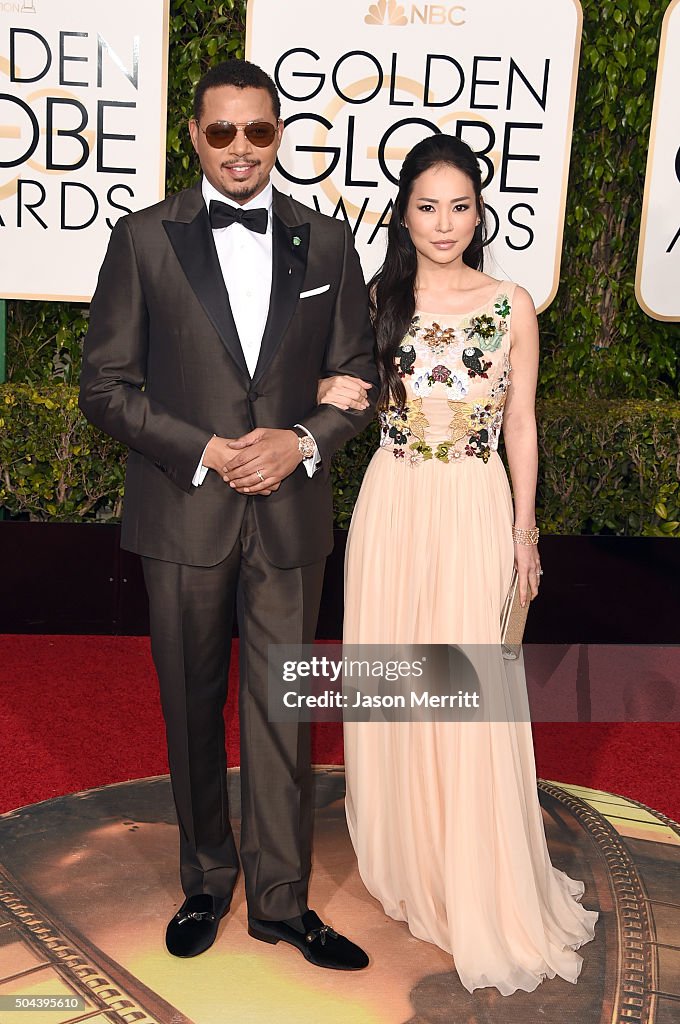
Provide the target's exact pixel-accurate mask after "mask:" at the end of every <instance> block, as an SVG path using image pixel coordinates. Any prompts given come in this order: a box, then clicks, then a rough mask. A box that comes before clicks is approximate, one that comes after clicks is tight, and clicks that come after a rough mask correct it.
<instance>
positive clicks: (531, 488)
mask: <svg viewBox="0 0 680 1024" xmlns="http://www.w3.org/2000/svg"><path fill="white" fill-rule="evenodd" d="M510 363H511V366H512V374H511V382H512V383H511V385H510V388H509V390H508V397H507V400H506V403H505V410H504V414H503V438H504V441H505V451H506V453H507V456H508V466H509V468H510V477H511V479H512V491H513V498H514V507H515V523H514V525H515V526H516V527H518V528H519V529H522V530H528V529H530V528H531V527H532V526H535V525H536V511H535V501H536V476H537V472H538V444H537V440H536V413H535V401H536V379H537V377H538V323H537V320H536V311H535V309H534V304H533V302H532V300H531V296H530V295H529V293H528V292H527V291H525V289H524V288H519V287H518V288H516V290H515V295H514V299H513V309H512V321H511V327H510ZM515 565H516V567H517V572H518V574H519V589H520V600H521V602H522V604H525V603H526V599H527V594H529V595H530V597H531V599H533V598H534V597H536V595H537V593H538V586H539V582H540V576H539V574H538V570H539V569H540V567H541V566H540V558H539V555H538V548H537V546H536V545H533V544H518V543H515Z"/></svg>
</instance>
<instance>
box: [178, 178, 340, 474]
mask: <svg viewBox="0 0 680 1024" xmlns="http://www.w3.org/2000/svg"><path fill="white" fill-rule="evenodd" d="M201 191H202V193H203V199H204V200H205V205H206V206H207V207H208V209H210V200H211V199H215V200H217V201H218V202H220V203H226V204H227V205H228V206H236V207H238V206H239V205H240V204H239V203H236V202H234V200H233V199H229V198H228V197H227V196H223V195H222V194H221V192H218V191H217V189H216V188H214V187H213V186H212V185H211V184H210V182H209V181H208V179H207V178H206V177H205V175H204V176H203V181H202V183H201ZM240 208H241V209H242V210H260V209H264V210H266V211H267V214H268V216H267V231H266V233H265V234H264V235H261V234H259V233H258V232H257V231H251V230H250V228H247V227H245V225H243V224H230V225H229V226H228V227H224V228H216V229H214V230H213V238H214V240H215V248H216V249H217V258H218V260H219V263H220V269H221V271H222V277H223V278H224V283H225V285H226V288H227V292H228V294H229V304H230V306H231V311H232V313H233V315H234V323H235V324H236V330H237V332H238V336H239V341H240V342H241V348H242V350H243V357H244V359H245V361H246V366H247V367H248V372H249V373H250V376H251V377H252V376H254V374H255V367H256V366H257V360H258V358H259V356H260V348H261V346H262V336H263V334H264V329H265V326H266V323H267V316H268V315H269V301H270V297H271V290H272V185H271V182H269V183H268V184H267V186H266V188H264V189H263V191H262V192H260V193H259V194H258V195H256V196H254V197H253V198H252V199H249V200H248V202H247V203H244V204H243V205H242V206H241V207H240ZM296 426H299V424H296ZM302 429H303V430H305V429H306V428H304V427H303V428H302ZM306 432H307V433H308V434H309V431H308V430H307V431H306ZM310 437H311V434H310ZM206 448H207V445H206ZM203 455H205V449H204V451H203ZM303 462H304V465H305V469H306V470H307V473H308V474H309V476H310V477H311V476H313V474H314V473H315V472H316V470H317V468H318V466H319V464H320V462H321V456H320V455H319V451H318V448H317V449H315V451H314V454H313V455H311V456H310V457H309V458H308V459H304V460H303ZM207 472H208V467H207V466H204V465H203V456H201V462H200V463H199V465H198V467H197V469H196V472H195V474H194V478H193V481H192V483H193V484H194V486H195V487H200V485H201V484H202V483H203V481H204V480H205V477H206V474H207Z"/></svg>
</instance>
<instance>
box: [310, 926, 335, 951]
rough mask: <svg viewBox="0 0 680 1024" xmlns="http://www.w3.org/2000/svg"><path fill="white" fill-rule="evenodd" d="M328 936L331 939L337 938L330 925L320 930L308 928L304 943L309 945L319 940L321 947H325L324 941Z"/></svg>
mask: <svg viewBox="0 0 680 1024" xmlns="http://www.w3.org/2000/svg"><path fill="white" fill-rule="evenodd" d="M329 935H330V937H331V938H332V939H337V938H338V933H337V932H334V931H333V929H332V928H331V927H330V925H327V924H325V925H323V926H322V927H321V928H310V930H309V931H308V932H307V934H306V935H305V942H310V943H311V942H314V940H315V939H321V945H322V946H325V945H326V939H327V938H328V936H329Z"/></svg>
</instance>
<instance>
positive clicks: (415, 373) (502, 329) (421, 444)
mask: <svg viewBox="0 0 680 1024" xmlns="http://www.w3.org/2000/svg"><path fill="white" fill-rule="evenodd" d="M514 290H515V285H514V284H511V283H510V282H508V281H502V282H501V283H500V284H499V286H498V288H497V289H496V293H495V295H494V296H493V297H492V298H491V299H490V300H489V301H488V302H487V303H486V305H484V306H481V307H480V308H479V309H475V310H473V311H472V312H471V313H464V314H458V313H444V314H442V315H437V314H435V313H422V312H416V315H415V316H414V318H413V320H412V321H411V326H410V328H409V331H408V334H407V335H406V337H405V338H404V340H403V341H402V343H401V345H400V346H399V348H398V349H397V353H396V357H395V362H396V365H397V368H398V371H399V376H400V377H401V378H402V380H403V382H404V386H405V388H406V405H405V406H404V408H403V409H400V408H397V407H396V406H393V405H391V406H390V408H389V409H388V410H383V411H382V412H381V413H380V445H381V447H383V448H387V449H391V451H392V453H393V455H394V456H395V458H397V459H403V460H404V461H406V462H409V463H410V464H411V465H418V464H419V463H422V462H425V461H427V460H429V459H439V460H440V461H441V462H447V463H450V462H465V461H466V460H467V459H468V458H477V459H481V460H482V461H483V462H485V463H486V462H488V460H489V458H490V456H491V452H495V451H496V450H497V449H498V438H499V436H500V431H501V424H502V422H503V406H504V404H505V399H506V395H507V391H508V388H509V386H510V370H511V367H510V319H511V316H512V299H513V294H514Z"/></svg>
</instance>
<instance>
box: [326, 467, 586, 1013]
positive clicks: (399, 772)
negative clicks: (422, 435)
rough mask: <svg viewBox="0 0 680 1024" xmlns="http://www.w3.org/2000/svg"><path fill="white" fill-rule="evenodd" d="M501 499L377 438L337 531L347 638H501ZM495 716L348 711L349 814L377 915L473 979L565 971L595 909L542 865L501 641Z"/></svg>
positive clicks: (524, 741)
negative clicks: (409, 717)
mask: <svg viewBox="0 0 680 1024" xmlns="http://www.w3.org/2000/svg"><path fill="white" fill-rule="evenodd" d="M511 525H512V499H511V494H510V488H509V484H508V479H507V476H506V474H505V470H504V467H503V464H502V462H501V460H500V458H499V457H498V455H497V454H496V453H494V454H493V455H492V456H491V458H490V460H489V462H488V463H487V464H484V463H483V462H482V460H481V459H477V458H467V459H465V462H464V463H463V464H462V465H442V464H441V463H439V462H436V461H435V460H432V461H431V462H425V463H421V464H420V465H418V466H417V467H411V466H410V465H408V464H407V463H405V462H404V461H402V460H399V459H395V458H394V456H393V454H392V453H391V451H389V450H384V449H379V450H378V451H377V452H376V453H375V455H374V457H373V459H372V461H371V464H370V466H369V468H368V470H367V472H366V476H365V478H364V482H363V485H362V488H361V493H360V496H359V499H358V501H357V505H356V508H355V511H354V516H353V520H352V525H351V529H350V534H349V538H348V549H347V561H346V595H345V629H344V640H345V643H350V644H360V643H387V644H391V643H394V644H400V643H401V644H403V643H410V642H413V643H418V644H420V643H446V644H465V645H472V647H474V646H475V645H480V650H481V649H482V647H484V649H486V650H487V651H488V650H489V649H490V645H498V643H499V638H500V637H499V631H500V627H499V623H500V613H501V607H502V602H503V598H504V595H505V593H506V592H507V588H508V585H509V582H510V576H511V572H512V564H513V545H512V535H511ZM496 652H497V657H496V661H495V662H494V666H493V671H494V672H495V674H496V678H495V680H494V693H496V699H497V700H500V701H501V703H502V704H503V705H504V707H505V708H506V713H505V714H504V715H499V716H498V719H499V720H496V721H487V722H484V721H476V722H470V721H468V722H456V721H442V720H435V721H414V722H359V723H353V722H346V724H345V767H346V777H347V800H346V809H347V821H348V825H349V831H350V835H351V838H352V842H353V844H354V848H355V851H356V854H357V858H358V864H359V871H360V873H361V877H362V879H363V881H364V884H365V885H366V887H367V889H368V890H369V892H370V893H371V894H372V895H373V896H375V897H376V898H377V899H378V900H380V902H381V903H382V905H383V907H384V909H385V912H386V913H387V914H389V916H390V917H393V918H395V919H396V920H398V921H406V922H407V923H408V926H409V928H410V930H411V932H412V933H413V935H415V936H416V937H417V938H420V939H425V940H427V941H429V942H434V943H436V944H437V945H438V946H440V947H441V948H442V949H444V950H447V951H448V952H450V953H451V954H452V955H453V958H454V963H455V967H456V970H457V971H458V974H459V977H460V979H461V982H462V984H463V985H464V986H465V987H466V988H467V989H468V990H469V991H473V990H474V989H475V988H479V987H483V986H487V985H493V986H496V987H497V988H498V989H499V991H500V992H501V993H503V994H504V995H508V994H510V993H512V992H514V991H515V990H517V989H523V990H525V991H533V989H535V988H536V986H537V985H538V984H539V983H540V982H541V981H542V980H543V979H544V978H553V977H555V975H559V976H560V977H562V978H565V979H567V980H568V981H572V982H575V981H576V979H577V977H578V975H579V972H580V969H581V964H582V959H581V957H580V956H579V955H578V954H577V953H576V952H575V950H576V949H577V948H578V947H579V946H581V945H582V944H583V943H585V942H588V941H590V939H592V938H593V934H594V928H595V922H596V920H597V916H598V915H597V913H596V912H594V911H589V910H586V909H585V908H584V907H583V906H582V905H581V904H580V902H579V899H580V897H581V896H582V894H583V889H584V887H583V883H581V882H577V881H574V880H573V879H571V878H569V877H568V876H567V875H566V874H564V873H563V872H562V871H559V870H557V869H556V868H554V867H553V866H552V864H551V862H550V858H549V855H548V849H547V845H546V839H545V832H544V828H543V821H542V817H541V809H540V805H539V802H538V794H537V787H536V771H535V764H534V755H533V744H532V738H531V726H530V723H529V720H528V714H527V713H526V700H527V698H526V681H525V675H524V663H523V659H522V658H521V657H520V658H519V659H518V660H517V661H515V662H511V661H510V662H508V661H504V660H503V659H502V658H501V657H500V650H499V648H497V647H496Z"/></svg>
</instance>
